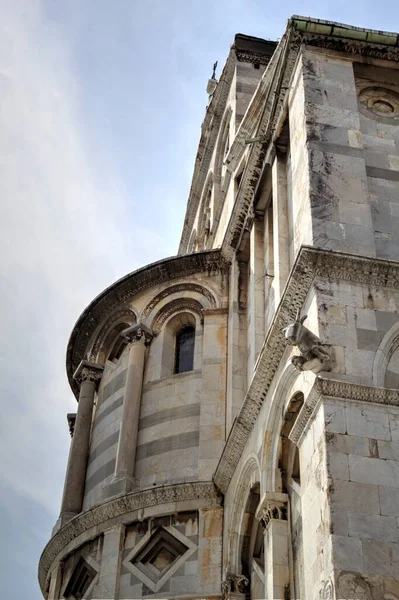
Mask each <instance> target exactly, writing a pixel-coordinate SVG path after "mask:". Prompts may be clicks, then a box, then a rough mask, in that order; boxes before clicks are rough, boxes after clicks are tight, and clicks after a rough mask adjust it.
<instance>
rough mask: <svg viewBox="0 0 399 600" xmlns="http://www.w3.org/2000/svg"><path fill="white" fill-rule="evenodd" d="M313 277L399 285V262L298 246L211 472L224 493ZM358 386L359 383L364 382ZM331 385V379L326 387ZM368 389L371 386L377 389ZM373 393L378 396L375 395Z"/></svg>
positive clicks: (384, 395)
mask: <svg viewBox="0 0 399 600" xmlns="http://www.w3.org/2000/svg"><path fill="white" fill-rule="evenodd" d="M316 277H322V278H329V279H335V280H343V281H352V282H356V283H364V284H367V285H370V283H372V285H375V286H378V287H385V288H390V289H399V265H398V263H394V262H390V261H387V260H378V259H374V258H367V257H360V256H354V255H349V254H341V253H336V252H329V251H324V250H318V249H315V248H310V247H306V246H305V247H302V248H301V250H300V252H299V255H298V258H297V260H296V262H295V265H294V267H293V269H292V271H291V275H290V278H289V280H288V282H287V286H286V288H285V292H284V296H283V298H282V300H281V302H280V305H279V307H278V310H277V312H276V315H275V318H274V320H273V323H272V325H271V327H270V329H269V332H268V335H267V337H266V340H265V342H264V344H263V347H262V350H261V352H260V355H259V358H258V363H257V369H256V372H255V373H254V377H253V379H252V381H251V384H250V386H249V389H248V391H247V395H246V397H245V399H244V402H243V405H242V407H241V410H240V412H239V413H238V415H237V418H236V420H235V422H234V424H233V426H232V429H231V432H230V435H229V438H228V440H227V442H226V444H225V447H224V450H223V453H222V456H221V459H220V461H219V464H218V467H217V469H216V472H215V475H214V481H215V484H216V485H217V486H218V488H219V489H220V490H221V491H222V492H223V493H225V492H226V490H227V488H228V486H229V483H230V480H231V478H232V476H233V473H234V471H235V469H236V466H237V464H238V462H239V460H240V458H241V455H242V453H243V451H244V448H245V444H246V443H247V441H248V438H249V436H250V434H251V431H252V428H253V426H254V424H255V421H256V419H257V418H258V415H259V412H260V410H261V408H262V405H263V402H264V400H265V398H266V395H267V393H268V390H269V387H270V384H271V382H272V380H273V377H274V375H275V373H276V371H277V369H278V366H279V364H280V361H281V359H282V357H283V353H284V351H285V348H286V344H285V341H284V332H283V329H284V328H285V327H287V325H288V324H289V323H290V321H292V320H294V318H295V316H296V314H297V312H298V311H299V310H301V309H302V307H303V304H304V302H305V299H306V296H307V294H308V292H309V290H310V288H311V286H312V283H313V281H314V279H315V278H316ZM348 385H349V384H348ZM360 387H361V388H363V387H364V386H360ZM332 389H333V386H332V384H331V386H330V390H332ZM370 389H373V390H374V389H375V388H370ZM353 393H354V390H353ZM373 397H374V396H373ZM376 397H377V398H378V394H377V396H376ZM390 397H391V396H390V394H385V393H383V398H384V403H388V399H389V398H390ZM354 399H357V398H356V397H355V398H354ZM370 401H371V399H370ZM373 401H376V400H373ZM377 401H378V400H377ZM393 403H394V402H393ZM298 418H299V417H298Z"/></svg>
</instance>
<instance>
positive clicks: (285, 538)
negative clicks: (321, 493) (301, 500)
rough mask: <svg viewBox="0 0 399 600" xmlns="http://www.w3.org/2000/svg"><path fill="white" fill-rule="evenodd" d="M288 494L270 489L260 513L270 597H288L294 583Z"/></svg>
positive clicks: (258, 515)
mask: <svg viewBox="0 0 399 600" xmlns="http://www.w3.org/2000/svg"><path fill="white" fill-rule="evenodd" d="M287 512H288V495H287V494H282V493H268V494H265V496H264V497H263V499H262V501H261V503H260V505H259V508H258V510H257V513H256V517H257V519H258V520H259V521H260V522H261V524H262V527H263V529H264V536H265V592H266V597H267V598H286V591H287V589H289V585H290V572H289V535H288V520H287Z"/></svg>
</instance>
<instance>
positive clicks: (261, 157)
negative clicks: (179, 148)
mask: <svg viewBox="0 0 399 600" xmlns="http://www.w3.org/2000/svg"><path fill="white" fill-rule="evenodd" d="M207 92H208V94H209V103H208V106H207V109H206V114H205V118H204V121H203V124H202V129H201V137H200V142H199V148H198V153H197V156H196V161H195V166H194V174H193V179H192V185H191V190H190V195H189V199H188V204H187V211H186V217H185V221H184V226H183V232H182V236H181V242H180V247H179V253H178V255H177V256H175V257H172V258H167V259H165V260H162V261H159V262H156V263H154V264H151V265H148V266H146V267H144V268H142V269H139V270H138V271H135V272H133V273H131V274H129V275H127V276H126V277H124V278H123V279H121V280H119V281H117V282H116V283H115V284H113V285H112V286H110V287H109V288H108V289H106V290H105V291H103V292H102V293H101V294H100V295H99V296H97V297H96V298H95V300H93V302H92V303H91V304H90V305H89V306H88V307H87V308H86V309H85V311H84V312H83V313H82V315H81V317H80V318H79V320H78V322H77V323H76V325H75V327H74V329H73V332H72V334H71V338H70V341H69V344H68V348H67V373H68V377H69V381H70V384H71V388H72V391H73V393H74V394H75V396H76V399H77V401H78V404H77V412H76V414H70V415H68V423H69V427H70V432H71V447H70V454H69V459H68V465H67V470H66V478H65V487H64V493H63V498H62V505H61V511H60V517H59V519H58V521H57V523H56V525H55V527H54V529H53V532H52V536H51V538H50V540H49V542H48V544H47V546H46V547H45V549H44V551H43V554H42V556H41V559H40V565H39V582H40V586H41V589H42V592H43V596H44V597H45V598H46V599H47V600H60V599H61V598H65V599H71V600H79V599H82V598H86V599H87V600H95V599H100V600H105V599H115V600H116V599H118V600H128V599H129V600H133V599H143V598H158V599H161V598H168V599H174V600H178V599H181V600H183V599H185V600H216V599H220V600H233V599H234V600H239V599H241V600H265V599H267V600H295V599H296V600H299V599H300V600H320V599H330V600H340V599H363V600H399V529H398V523H399V319H398V311H399V238H398V235H399V233H398V232H399V36H398V35H397V34H392V33H386V32H380V31H372V30H366V29H360V28H356V27H350V26H347V25H342V24H338V23H332V22H326V21H320V20H315V19H310V18H304V17H292V18H291V19H290V20H289V21H288V24H287V27H286V30H285V32H284V34H283V35H282V37H281V39H280V41H279V42H272V41H266V40H262V39H259V38H253V37H250V36H245V35H241V34H238V35H236V36H235V39H234V43H233V45H232V47H231V49H230V52H229V54H228V57H227V61H226V63H225V65H224V68H223V70H222V73H221V75H220V77H219V80H216V79H215V77H213V78H212V79H210V80H209V82H208V88H207Z"/></svg>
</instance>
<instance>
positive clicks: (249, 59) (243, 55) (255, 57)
mask: <svg viewBox="0 0 399 600" xmlns="http://www.w3.org/2000/svg"><path fill="white" fill-rule="evenodd" d="M236 56H237V60H238V62H246V63H252V64H258V65H267V64H269V62H270V56H266V55H265V54H261V53H258V52H245V51H243V50H236Z"/></svg>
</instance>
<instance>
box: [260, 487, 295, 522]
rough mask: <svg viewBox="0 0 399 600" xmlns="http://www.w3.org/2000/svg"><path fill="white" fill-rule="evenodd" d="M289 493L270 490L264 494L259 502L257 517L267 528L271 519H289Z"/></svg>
mask: <svg viewBox="0 0 399 600" xmlns="http://www.w3.org/2000/svg"><path fill="white" fill-rule="evenodd" d="M287 512H288V495H287V494H283V493H281V492H269V493H266V494H264V496H263V498H262V500H261V502H260V503H259V506H258V509H257V511H256V514H255V517H256V518H257V519H258V521H260V523H261V525H262V527H263V529H264V530H266V529H267V528H268V527H269V525H270V523H271V521H273V520H275V521H287Z"/></svg>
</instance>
